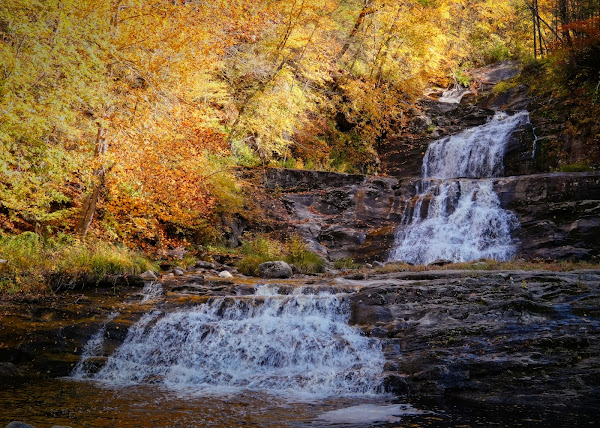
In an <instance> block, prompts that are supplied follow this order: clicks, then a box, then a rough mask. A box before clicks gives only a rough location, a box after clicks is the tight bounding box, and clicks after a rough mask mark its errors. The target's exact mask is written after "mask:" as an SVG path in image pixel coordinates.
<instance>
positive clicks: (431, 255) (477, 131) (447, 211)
mask: <svg viewBox="0 0 600 428" xmlns="http://www.w3.org/2000/svg"><path fill="white" fill-rule="evenodd" d="M528 119H529V115H528V113H527V112H520V113H516V114H514V115H512V116H508V115H506V114H505V113H497V114H496V115H495V116H494V117H493V118H492V119H491V120H490V121H489V122H488V123H486V124H484V125H482V126H478V127H475V128H471V129H468V130H466V131H463V132H461V133H460V134H457V135H453V136H450V137H445V138H442V139H440V140H437V141H434V142H433V143H431V144H430V145H429V147H428V149H427V152H426V153H425V156H424V158H423V167H422V173H423V177H424V178H425V179H428V178H432V177H434V178H436V179H437V180H433V179H429V180H423V182H422V188H421V189H420V191H419V193H418V194H417V195H416V196H415V197H414V198H413V199H412V200H411V201H409V203H408V204H407V207H406V210H405V212H404V214H403V217H402V220H401V225H400V226H399V227H398V230H397V231H396V242H395V247H394V249H393V250H392V252H391V253H390V260H400V261H406V262H409V263H413V264H429V263H431V262H433V261H435V260H437V259H444V260H450V261H453V262H463V261H471V260H477V259H481V258H488V259H494V260H508V259H510V258H512V257H513V256H514V254H515V252H516V243H515V241H514V239H513V238H512V236H511V234H512V231H513V230H514V229H515V228H517V227H518V220H517V218H516V216H515V215H514V214H513V213H511V212H510V211H507V210H504V209H503V208H502V207H501V205H500V200H499V199H498V196H497V195H496V194H495V193H494V191H493V185H492V181H491V180H490V179H489V178H490V177H497V176H499V175H501V174H502V170H503V164H502V159H503V157H504V152H505V147H506V144H507V143H508V140H509V138H510V136H511V134H512V133H513V132H514V131H515V129H516V128H517V127H519V126H520V125H522V124H524V123H526V122H527V121H528ZM460 177H470V178H473V179H459V178H460Z"/></svg>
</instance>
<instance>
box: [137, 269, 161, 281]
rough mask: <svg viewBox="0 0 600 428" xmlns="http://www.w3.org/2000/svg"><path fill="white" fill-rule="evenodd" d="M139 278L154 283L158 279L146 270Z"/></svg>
mask: <svg viewBox="0 0 600 428" xmlns="http://www.w3.org/2000/svg"><path fill="white" fill-rule="evenodd" d="M140 278H142V279H143V280H144V281H156V280H157V279H158V278H157V277H156V275H155V274H154V272H152V271H151V270H147V271H146V272H144V273H143V274H141V275H140Z"/></svg>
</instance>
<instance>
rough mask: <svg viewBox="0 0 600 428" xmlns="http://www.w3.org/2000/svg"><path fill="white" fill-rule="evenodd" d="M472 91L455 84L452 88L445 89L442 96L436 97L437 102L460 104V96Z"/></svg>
mask: <svg viewBox="0 0 600 428" xmlns="http://www.w3.org/2000/svg"><path fill="white" fill-rule="evenodd" d="M471 93H472V92H471V91H470V90H468V89H466V88H463V87H462V86H456V87H454V88H452V89H447V90H445V91H444V92H442V96H441V97H440V98H438V103H446V104H460V101H461V100H462V98H463V97H464V96H465V95H467V94H471Z"/></svg>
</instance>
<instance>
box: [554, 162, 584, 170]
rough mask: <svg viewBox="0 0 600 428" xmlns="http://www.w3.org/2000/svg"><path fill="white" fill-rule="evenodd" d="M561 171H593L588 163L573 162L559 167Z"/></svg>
mask: <svg viewBox="0 0 600 428" xmlns="http://www.w3.org/2000/svg"><path fill="white" fill-rule="evenodd" d="M558 170H559V171H560V172H587V171H592V168H591V167H590V166H589V165H587V164H581V163H571V164H568V165H562V166H560V167H558Z"/></svg>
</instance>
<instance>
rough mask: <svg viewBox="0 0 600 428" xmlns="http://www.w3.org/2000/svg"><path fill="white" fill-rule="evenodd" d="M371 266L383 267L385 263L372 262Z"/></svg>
mask: <svg viewBox="0 0 600 428" xmlns="http://www.w3.org/2000/svg"><path fill="white" fill-rule="evenodd" d="M373 266H375V267H384V266H385V263H381V262H380V261H377V260H375V261H374V262H373Z"/></svg>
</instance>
